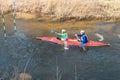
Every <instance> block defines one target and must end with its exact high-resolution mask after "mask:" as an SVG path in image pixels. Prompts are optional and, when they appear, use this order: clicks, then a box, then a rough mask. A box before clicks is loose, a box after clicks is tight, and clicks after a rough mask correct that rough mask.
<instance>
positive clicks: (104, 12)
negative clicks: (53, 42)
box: [0, 0, 120, 21]
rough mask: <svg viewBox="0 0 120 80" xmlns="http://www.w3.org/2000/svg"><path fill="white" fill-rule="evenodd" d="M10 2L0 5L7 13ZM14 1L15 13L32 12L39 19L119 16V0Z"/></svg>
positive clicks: (54, 19)
mask: <svg viewBox="0 0 120 80" xmlns="http://www.w3.org/2000/svg"><path fill="white" fill-rule="evenodd" d="M1 2H2V1H1ZM11 3H12V0H9V1H3V2H2V4H0V5H2V7H3V8H4V11H5V12H6V13H9V12H10V11H11ZM15 3H16V5H15V11H16V13H18V12H19V13H27V14H28V13H29V14H31V13H32V14H33V13H34V14H35V16H37V17H39V19H40V20H43V19H44V18H46V17H47V18H50V19H51V20H52V21H56V20H62V21H64V20H68V19H76V20H87V19H105V20H111V19H112V20H116V19H119V18H120V14H119V13H120V5H119V4H120V1H119V0H85V1H82V0H74V1H73V0H60V1H59V0H49V1H48V0H30V1H29V0H19V1H15ZM31 6H32V7H31ZM36 14H37V15H36ZM41 17H42V18H41Z"/></svg>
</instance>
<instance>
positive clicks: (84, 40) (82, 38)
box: [77, 34, 88, 43]
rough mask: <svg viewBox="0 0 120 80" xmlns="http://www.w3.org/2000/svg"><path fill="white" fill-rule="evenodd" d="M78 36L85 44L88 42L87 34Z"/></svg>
mask: <svg viewBox="0 0 120 80" xmlns="http://www.w3.org/2000/svg"><path fill="white" fill-rule="evenodd" d="M77 36H78V37H80V39H81V41H82V42H84V43H87V42H88V38H87V35H86V34H78V35H77Z"/></svg>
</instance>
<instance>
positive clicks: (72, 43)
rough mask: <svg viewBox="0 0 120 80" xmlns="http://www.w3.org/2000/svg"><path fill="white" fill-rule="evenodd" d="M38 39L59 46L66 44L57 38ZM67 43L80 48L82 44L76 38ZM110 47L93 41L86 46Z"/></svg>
mask: <svg viewBox="0 0 120 80" xmlns="http://www.w3.org/2000/svg"><path fill="white" fill-rule="evenodd" d="M36 39H38V40H44V41H49V42H53V43H57V44H64V42H63V41H61V40H58V39H57V38H56V37H36ZM67 43H68V45H73V46H80V42H78V40H77V39H76V38H69V39H68V40H67ZM109 45H110V44H106V43H103V42H98V41H92V40H89V42H87V43H86V44H85V46H109Z"/></svg>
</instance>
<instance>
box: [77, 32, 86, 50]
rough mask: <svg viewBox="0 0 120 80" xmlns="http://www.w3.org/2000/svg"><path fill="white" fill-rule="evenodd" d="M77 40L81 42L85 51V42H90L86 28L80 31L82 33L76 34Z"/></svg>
mask: <svg viewBox="0 0 120 80" xmlns="http://www.w3.org/2000/svg"><path fill="white" fill-rule="evenodd" d="M75 36H76V38H77V40H78V41H79V42H80V44H81V47H82V49H83V50H84V51H86V48H85V43H87V42H88V37H87V35H86V34H85V31H84V30H81V31H80V34H75Z"/></svg>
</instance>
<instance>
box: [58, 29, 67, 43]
mask: <svg viewBox="0 0 120 80" xmlns="http://www.w3.org/2000/svg"><path fill="white" fill-rule="evenodd" d="M56 34H57V39H59V40H62V41H66V40H67V39H68V34H67V32H66V30H65V29H62V30H61V33H57V32H56Z"/></svg>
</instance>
